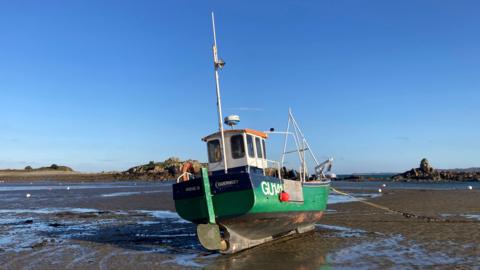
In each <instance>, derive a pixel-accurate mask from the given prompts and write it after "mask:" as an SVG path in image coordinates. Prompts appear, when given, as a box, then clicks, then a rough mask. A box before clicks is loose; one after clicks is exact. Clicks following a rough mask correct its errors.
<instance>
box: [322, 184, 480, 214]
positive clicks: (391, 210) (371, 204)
mask: <svg viewBox="0 0 480 270" xmlns="http://www.w3.org/2000/svg"><path fill="white" fill-rule="evenodd" d="M330 189H331V190H332V191H333V192H336V193H338V194H340V195H345V196H348V197H350V198H352V199H355V200H356V201H358V202H360V203H363V204H366V205H369V206H371V207H374V208H378V209H382V210H385V211H387V212H390V213H394V214H400V215H402V216H403V217H405V218H417V219H423V220H426V221H427V222H447V223H480V221H478V220H451V219H445V218H437V217H429V216H419V215H416V214H413V213H408V212H403V211H400V210H395V209H392V208H389V207H387V206H383V205H379V204H376V203H372V202H368V201H365V200H362V199H359V198H357V197H355V196H353V195H351V194H349V193H346V192H342V191H340V190H338V189H336V188H333V187H330Z"/></svg>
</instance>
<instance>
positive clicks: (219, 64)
mask: <svg viewBox="0 0 480 270" xmlns="http://www.w3.org/2000/svg"><path fill="white" fill-rule="evenodd" d="M212 28H213V66H214V68H215V83H216V88H217V111H218V128H219V130H220V134H221V136H222V155H223V158H222V159H223V165H224V168H225V173H228V169H227V154H226V151H225V134H224V131H223V116H222V99H221V97H220V81H219V78H218V69H221V68H223V66H224V65H225V62H223V61H222V60H221V59H220V60H219V58H218V55H217V35H216V33H215V16H214V14H213V12H212Z"/></svg>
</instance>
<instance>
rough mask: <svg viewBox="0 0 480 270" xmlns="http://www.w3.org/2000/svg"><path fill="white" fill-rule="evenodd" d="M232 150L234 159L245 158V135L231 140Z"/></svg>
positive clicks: (236, 136)
mask: <svg viewBox="0 0 480 270" xmlns="http://www.w3.org/2000/svg"><path fill="white" fill-rule="evenodd" d="M230 146H231V148H232V158H235V159H237V158H243V157H244V156H245V145H244V144H243V135H234V136H232V137H231V138H230Z"/></svg>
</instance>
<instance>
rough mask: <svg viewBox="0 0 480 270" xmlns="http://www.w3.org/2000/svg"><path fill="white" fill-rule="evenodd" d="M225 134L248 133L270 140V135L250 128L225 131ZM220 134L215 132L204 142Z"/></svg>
mask: <svg viewBox="0 0 480 270" xmlns="http://www.w3.org/2000/svg"><path fill="white" fill-rule="evenodd" d="M224 132H225V133H243V132H245V133H247V134H251V135H255V136H258V137H261V138H263V139H266V138H268V134H267V133H265V132H262V131H258V130H254V129H249V128H245V129H227V130H224ZM219 134H220V132H215V133H213V134H210V135H208V136H206V137H204V138H203V139H202V140H203V141H206V140H208V139H210V138H211V137H214V136H216V135H219Z"/></svg>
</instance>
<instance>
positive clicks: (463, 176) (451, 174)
mask: <svg viewBox="0 0 480 270" xmlns="http://www.w3.org/2000/svg"><path fill="white" fill-rule="evenodd" d="M392 179H393V180H394V181H403V182H409V181H430V182H440V181H480V171H462V170H458V169H457V170H439V169H433V168H432V166H431V165H430V163H429V162H428V160H427V159H426V158H424V159H422V160H421V161H420V167H418V168H413V169H411V170H409V171H406V172H404V173H401V174H397V175H394V176H393V177H392Z"/></svg>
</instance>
